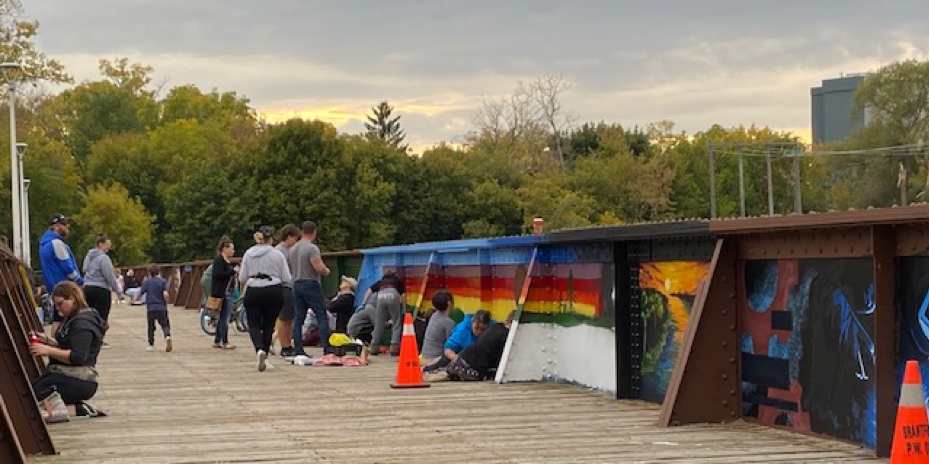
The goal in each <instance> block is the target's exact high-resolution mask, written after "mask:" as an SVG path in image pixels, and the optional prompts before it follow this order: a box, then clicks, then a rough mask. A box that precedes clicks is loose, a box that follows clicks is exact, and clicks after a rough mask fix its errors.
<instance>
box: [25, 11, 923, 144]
mask: <svg viewBox="0 0 929 464" xmlns="http://www.w3.org/2000/svg"><path fill="white" fill-rule="evenodd" d="M924 10H925V5H924V2H923V1H922V0H900V1H895V2H893V3H891V4H877V3H874V2H868V1H865V0H849V1H846V2H842V3H835V2H802V1H799V0H786V1H783V2H741V1H737V0H707V1H704V2H692V1H688V0H666V1H662V2H650V3H643V2H639V3H628V2H615V1H609V0H578V1H576V2H562V1H556V0H513V1H507V2H499V1H492V0H472V1H469V2H457V1H453V0H432V1H429V2H422V1H417V0H394V1H391V2H375V1H359V2H352V3H346V2H331V1H328V2H327V1H307V0H277V1H274V2H262V3H256V2H247V1H245V0H198V1H196V2H188V1H182V0H160V1H155V0H123V1H121V2H111V1H104V0H84V1H82V2H73V1H69V0H45V1H43V2H33V3H31V4H28V5H26V16H27V17H30V18H35V19H38V20H39V21H40V23H41V24H42V26H41V28H40V32H39V35H38V37H37V39H38V40H37V41H38V45H39V47H40V48H41V49H42V50H43V51H44V52H46V53H47V54H48V55H49V56H51V57H54V58H57V59H60V60H61V61H62V62H64V63H65V64H66V66H67V67H68V69H69V71H70V72H71V73H73V74H75V75H76V76H77V77H78V79H79V80H81V79H93V78H96V77H97V70H96V68H97V61H98V60H99V59H100V58H113V57H116V56H127V57H130V58H131V59H133V60H135V61H138V62H142V63H146V64H151V65H153V66H154V67H155V68H156V81H160V80H167V85H168V86H174V85H181V84H187V83H193V84H196V85H198V86H200V87H201V88H204V89H211V88H217V89H219V90H221V91H231V90H234V91H236V92H238V93H240V94H244V95H246V96H248V97H249V98H250V99H251V101H252V103H253V104H254V105H255V106H256V107H257V108H259V110H260V111H261V112H262V113H263V114H265V115H267V117H268V118H269V119H273V118H287V117H290V116H294V115H302V116H310V117H320V118H321V119H325V120H327V121H330V122H333V123H334V124H336V125H338V126H339V127H340V129H342V130H345V131H349V132H354V131H360V130H362V129H361V128H362V127H363V126H362V122H361V121H363V120H364V116H365V115H366V114H368V113H369V112H370V107H371V106H373V105H375V104H376V103H377V102H378V101H380V100H385V99H386V100H388V101H390V102H391V103H392V104H394V105H395V107H396V108H397V111H398V112H399V113H400V114H402V115H403V120H402V122H403V125H404V127H405V129H406V131H407V135H408V140H411V141H415V142H416V143H417V144H422V145H428V144H434V143H437V142H439V141H442V140H455V139H456V138H459V139H460V137H461V136H462V135H463V134H464V133H466V132H467V131H468V130H470V129H471V127H470V116H471V114H473V112H474V111H475V110H476V109H477V108H478V107H479V105H480V102H481V98H482V97H483V96H498V95H502V94H505V93H507V92H509V91H511V90H512V89H513V88H514V86H515V84H516V82H517V81H520V80H523V81H528V80H531V79H532V78H534V77H536V76H540V75H543V74H546V73H549V72H557V73H563V74H564V75H565V76H566V77H567V78H568V79H569V80H570V81H571V82H572V83H573V84H574V88H573V89H572V90H571V91H570V92H568V93H567V94H566V95H565V103H566V106H567V107H569V108H570V109H572V110H573V112H574V113H576V115H577V116H578V118H579V120H581V121H587V120H594V121H598V120H605V121H616V122H620V123H622V124H624V125H635V124H638V125H644V124H646V123H648V122H652V121H655V120H659V119H671V120H674V121H676V122H677V127H678V128H681V129H684V130H687V131H688V132H691V133H692V132H695V131H698V130H702V129H705V128H707V127H708V126H709V125H711V124H713V123H722V124H725V125H734V124H739V123H743V124H751V123H753V122H754V123H757V124H759V125H770V126H772V127H775V128H779V129H787V128H805V127H809V120H810V97H809V89H810V87H813V86H816V85H818V84H819V82H820V80H822V79H823V78H828V77H835V76H838V75H839V74H840V73H843V72H846V73H847V72H859V71H868V70H873V69H876V68H878V67H880V66H881V65H883V64H886V63H889V62H891V61H894V60H897V59H902V58H918V59H929V43H927V41H926V39H925V34H924V31H925V30H926V27H927V25H929V23H927V21H926V19H925V15H924V14H923V13H924Z"/></svg>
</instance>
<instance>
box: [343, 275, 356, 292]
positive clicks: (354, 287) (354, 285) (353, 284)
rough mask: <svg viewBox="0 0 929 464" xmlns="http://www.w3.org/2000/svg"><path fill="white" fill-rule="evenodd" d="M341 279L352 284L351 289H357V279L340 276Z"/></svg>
mask: <svg viewBox="0 0 929 464" xmlns="http://www.w3.org/2000/svg"><path fill="white" fill-rule="evenodd" d="M341 280H344V281H346V282H348V283H350V284H351V285H352V291H355V290H357V289H358V281H357V280H355V278H354V277H349V276H342V279H341Z"/></svg>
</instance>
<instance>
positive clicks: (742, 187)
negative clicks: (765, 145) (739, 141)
mask: <svg viewBox="0 0 929 464" xmlns="http://www.w3.org/2000/svg"><path fill="white" fill-rule="evenodd" d="M739 215H740V216H741V217H745V171H744V169H743V167H742V146H741V145H739Z"/></svg>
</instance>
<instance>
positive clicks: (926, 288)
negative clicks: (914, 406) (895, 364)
mask: <svg viewBox="0 0 929 464" xmlns="http://www.w3.org/2000/svg"><path fill="white" fill-rule="evenodd" d="M899 279H900V286H899V291H898V293H897V295H898V296H899V299H898V303H897V304H898V305H899V307H900V352H899V356H900V359H899V362H900V367H899V379H898V382H902V381H903V369H904V367H905V366H906V361H907V360H910V359H915V360H918V361H919V370H920V373H921V374H922V378H923V393H924V394H925V395H926V398H929V257H926V256H913V257H908V258H900V277H899ZM927 407H929V402H927Z"/></svg>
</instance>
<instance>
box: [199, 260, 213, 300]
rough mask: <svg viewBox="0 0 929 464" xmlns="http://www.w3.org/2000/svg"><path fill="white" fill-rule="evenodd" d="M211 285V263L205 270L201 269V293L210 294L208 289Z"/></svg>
mask: <svg viewBox="0 0 929 464" xmlns="http://www.w3.org/2000/svg"><path fill="white" fill-rule="evenodd" d="M212 287H213V265H212V264H210V265H209V266H208V267H207V268H206V270H205V271H203V277H201V278H200V288H202V289H203V294H204V295H206V296H208V297H209V296H210V291H211V290H212Z"/></svg>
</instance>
